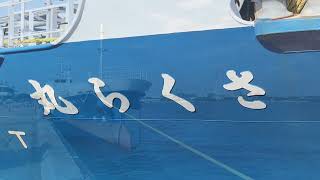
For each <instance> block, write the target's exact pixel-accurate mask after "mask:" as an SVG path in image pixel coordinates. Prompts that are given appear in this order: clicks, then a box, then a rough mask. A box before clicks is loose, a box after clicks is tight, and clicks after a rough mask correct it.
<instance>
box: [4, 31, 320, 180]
mask: <svg viewBox="0 0 320 180" xmlns="http://www.w3.org/2000/svg"><path fill="white" fill-rule="evenodd" d="M103 45H104V47H105V48H106V49H107V50H108V51H106V52H104V54H101V52H99V48H100V41H89V42H81V43H69V44H63V45H61V46H60V47H59V48H57V49H52V50H50V51H41V52H33V53H27V54H24V55H23V56H21V55H9V56H6V57H5V61H4V63H3V65H2V66H1V68H0V79H1V80H4V81H8V83H9V84H10V85H12V86H14V89H15V90H16V92H15V94H16V96H17V97H18V96H19V97H22V96H24V97H26V98H11V99H8V98H6V100H2V99H1V100H0V101H1V105H0V106H2V107H5V106H9V105H10V104H12V105H14V107H16V108H15V109H14V110H13V111H9V110H7V108H1V110H0V113H1V114H0V117H2V115H3V116H4V117H2V118H1V123H2V126H0V132H1V136H0V138H1V140H3V142H4V143H0V149H1V150H3V151H4V152H6V153H4V154H3V156H5V157H9V156H10V160H11V161H10V164H7V163H0V166H1V167H3V168H0V174H2V175H4V176H3V179H21V178H25V177H32V179H35V180H37V179H39V180H40V179H46V180H48V179H49V180H51V179H52V180H53V179H93V180H100V179H101V180H102V179H103V180H104V179H121V180H122V179H139V180H141V179H155V180H157V179H159V180H160V179H161V180H162V179H186V180H189V179H190V180H194V179H227V180H229V179H231V180H233V179H244V178H243V177H251V178H252V179H266V180H269V179H290V180H292V179H297V180H298V179H304V178H305V177H310V178H309V179H318V178H319V177H318V173H317V172H318V169H317V168H316V167H318V166H319V162H320V161H319V160H320V156H319V153H317V152H319V150H320V146H319V143H318V137H320V132H319V124H320V121H319V118H318V117H319V110H318V109H319V106H320V99H319V97H320V92H319V83H317V82H318V81H319V80H318V77H317V76H315V74H317V73H318V67H319V66H320V61H319V57H320V53H316V52H310V53H302V54H288V55H283V54H275V53H271V52H269V51H267V50H265V49H264V48H263V47H262V46H261V45H260V44H259V42H257V41H256V39H255V36H254V30H253V29H252V28H238V29H225V30H214V31H202V32H189V33H178V34H169V35H158V36H148V37H136V38H124V39H111V40H106V41H103ZM101 55H103V56H102V57H103V61H104V63H103V64H105V66H107V67H108V68H111V67H112V68H116V69H117V68H122V69H125V70H124V71H125V72H127V73H128V74H130V73H132V72H137V71H138V72H142V73H145V74H147V78H141V79H139V78H138V80H137V78H128V77H127V76H126V77H121V75H122V74H123V73H119V72H118V71H108V76H107V77H102V78H101V79H103V80H104V81H105V83H106V87H105V88H104V89H103V93H104V94H108V93H110V92H115V91H116V92H121V93H123V94H124V95H126V96H128V99H129V100H130V101H131V102H132V108H130V109H129V111H128V112H127V113H124V114H121V113H119V112H118V111H117V110H115V109H109V108H107V107H105V106H104V105H103V104H102V103H101V102H100V100H99V99H98V97H96V95H95V94H94V91H93V87H92V85H91V84H89V83H88V79H89V78H92V77H100V73H99V70H100V69H101V67H100V57H101ZM57 57H59V58H57ZM61 61H63V63H65V64H68V66H69V67H68V68H67V69H68V73H64V74H63V75H61V76H59V77H58V79H60V81H55V80H56V79H57V73H60V74H61V69H63V68H61ZM21 67H25V68H21ZM232 69H233V70H235V71H236V72H243V71H246V70H250V71H252V72H253V74H254V76H255V78H254V80H253V84H255V85H257V86H259V87H263V88H264V89H265V91H266V96H265V97H257V98H256V97H252V99H250V100H257V99H259V100H262V101H263V102H265V103H266V104H267V109H265V110H259V111H257V110H250V109H246V108H244V107H242V106H241V105H240V104H239V103H238V101H237V97H238V96H246V94H247V92H246V91H241V90H240V91H236V92H229V91H226V90H225V89H224V88H223V85H224V84H226V83H229V82H230V80H229V79H228V77H226V72H227V71H228V70H232ZM17 70H19V71H17ZM16 72H19V73H16ZM162 73H168V74H170V75H171V76H172V77H174V78H175V80H176V85H175V87H174V89H173V93H174V94H176V95H179V96H181V97H183V98H185V99H187V100H188V101H190V102H191V103H192V104H193V105H194V106H195V107H196V109H197V110H196V112H195V113H190V112H189V111H186V110H185V109H184V108H183V107H181V106H179V105H178V104H177V103H175V102H173V101H170V100H168V99H166V98H163V97H162V94H161V90H162V86H163V79H162V78H161V74H162ZM67 75H68V76H69V77H67ZM29 79H34V80H37V81H39V82H40V83H41V84H42V85H43V84H49V85H52V87H53V88H54V89H55V90H56V96H57V97H58V96H61V97H63V98H66V99H67V100H69V101H71V102H72V103H74V104H75V105H76V106H77V108H78V109H79V114H78V115H63V114H61V113H59V112H57V111H54V112H53V113H52V114H51V115H50V116H43V115H42V114H43V107H42V106H41V105H39V104H37V102H36V101H34V100H33V99H31V98H29V97H28V95H29V94H30V93H32V92H34V89H32V86H31V85H30V84H29V83H28V80H29ZM62 79H68V80H69V81H64V80H62ZM71 79H72V81H71ZM133 79H135V80H133ZM54 82H56V83H54ZM62 82H71V83H65V84H63V83H62ZM20 95H21V96H20ZM9 100H10V101H11V103H7V102H6V101H9ZM29 102H30V106H29V105H26V104H27V103H29ZM31 104H33V105H31ZM20 105H21V106H20ZM116 106H117V102H116ZM29 107H30V109H33V110H28V108H29ZM10 112H12V113H10ZM24 112H28V113H24ZM34 117H35V118H34ZM9 130H20V131H24V132H26V136H25V137H24V140H25V141H26V143H27V144H28V147H30V148H29V149H27V150H24V149H22V147H21V145H20V144H19V141H18V140H17V139H16V138H15V137H12V136H9V135H8V133H7V132H8V131H9ZM2 138H3V139H2ZM18 154H19V155H18ZM5 157H3V158H5ZM226 166H227V167H230V168H231V169H232V170H230V168H226ZM233 170H235V171H233ZM1 178H2V177H1Z"/></svg>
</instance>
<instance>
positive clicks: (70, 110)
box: [29, 80, 79, 116]
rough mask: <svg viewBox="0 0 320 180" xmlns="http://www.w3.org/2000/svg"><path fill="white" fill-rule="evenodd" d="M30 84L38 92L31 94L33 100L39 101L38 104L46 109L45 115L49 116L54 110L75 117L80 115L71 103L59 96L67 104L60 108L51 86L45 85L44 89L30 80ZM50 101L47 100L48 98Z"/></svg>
mask: <svg viewBox="0 0 320 180" xmlns="http://www.w3.org/2000/svg"><path fill="white" fill-rule="evenodd" d="M29 83H30V84H31V85H32V86H33V87H34V89H35V90H36V92H34V93H32V94H30V97H31V98H32V99H36V100H38V103H39V104H40V105H42V106H43V108H44V115H46V116H47V115H49V114H50V113H51V111H52V110H55V109H57V110H58V111H59V112H61V113H63V114H69V115H74V114H78V113H79V111H78V109H77V108H76V107H75V106H74V105H73V104H72V103H71V102H69V101H67V100H66V99H64V98H62V97H60V96H59V99H60V101H62V102H63V103H64V104H65V107H62V106H60V105H59V104H58V103H57V100H56V98H55V94H54V90H53V88H52V87H51V86H49V85H45V86H44V87H43V88H42V87H41V86H40V83H39V82H37V81H35V80H29ZM46 95H47V96H48V97H49V100H48V99H47V96H46Z"/></svg>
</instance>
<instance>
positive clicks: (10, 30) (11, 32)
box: [8, 0, 15, 47]
mask: <svg viewBox="0 0 320 180" xmlns="http://www.w3.org/2000/svg"><path fill="white" fill-rule="evenodd" d="M14 6H15V0H11V4H10V6H9V7H8V13H9V24H8V46H9V47H12V46H13V38H14Z"/></svg>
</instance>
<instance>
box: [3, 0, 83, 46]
mask: <svg viewBox="0 0 320 180" xmlns="http://www.w3.org/2000/svg"><path fill="white" fill-rule="evenodd" d="M32 2H33V1H32V0H9V1H7V2H3V3H0V13H1V12H5V9H7V14H6V13H4V15H3V14H0V48H14V47H25V46H33V45H39V44H46V43H50V42H52V41H55V40H56V39H57V38H59V37H60V36H61V35H62V34H63V32H64V31H65V30H66V29H67V28H66V27H67V26H68V25H70V24H71V22H72V20H73V18H74V15H75V13H76V11H77V2H78V1H77V0H55V1H53V0H43V1H42V5H41V6H40V7H31V8H26V7H27V6H34V5H32Z"/></svg>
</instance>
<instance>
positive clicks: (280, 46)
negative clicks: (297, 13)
mask: <svg viewBox="0 0 320 180" xmlns="http://www.w3.org/2000/svg"><path fill="white" fill-rule="evenodd" d="M257 39H258V40H259V41H260V43H261V44H262V45H263V46H264V47H265V48H266V49H268V50H270V51H273V52H276V53H291V52H307V51H320V30H319V31H315V30H313V31H299V32H286V33H276V34H267V35H259V36H257Z"/></svg>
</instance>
